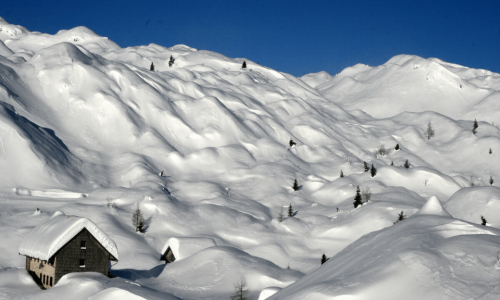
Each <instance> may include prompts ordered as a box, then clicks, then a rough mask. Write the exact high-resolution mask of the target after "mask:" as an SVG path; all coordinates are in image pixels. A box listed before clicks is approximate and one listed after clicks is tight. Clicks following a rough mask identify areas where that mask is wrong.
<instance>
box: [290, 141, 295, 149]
mask: <svg viewBox="0 0 500 300" xmlns="http://www.w3.org/2000/svg"><path fill="white" fill-rule="evenodd" d="M295 145H297V143H295V142H294V141H293V140H292V139H290V148H291V147H293V146H295Z"/></svg>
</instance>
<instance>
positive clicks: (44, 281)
mask: <svg viewBox="0 0 500 300" xmlns="http://www.w3.org/2000/svg"><path fill="white" fill-rule="evenodd" d="M42 283H43V284H45V274H43V281H42Z"/></svg>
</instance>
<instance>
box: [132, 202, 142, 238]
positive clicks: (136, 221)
mask: <svg viewBox="0 0 500 300" xmlns="http://www.w3.org/2000/svg"><path fill="white" fill-rule="evenodd" d="M132 225H134V228H135V231H136V232H137V231H139V232H144V216H143V215H142V211H141V208H140V207H139V203H137V208H136V209H135V211H134V213H133V214H132Z"/></svg>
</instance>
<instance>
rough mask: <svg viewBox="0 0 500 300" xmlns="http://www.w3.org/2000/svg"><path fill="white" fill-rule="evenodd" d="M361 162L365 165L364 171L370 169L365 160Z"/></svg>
mask: <svg viewBox="0 0 500 300" xmlns="http://www.w3.org/2000/svg"><path fill="white" fill-rule="evenodd" d="M363 164H364V165H365V172H368V170H370V168H368V164H367V163H366V161H364V162H363Z"/></svg>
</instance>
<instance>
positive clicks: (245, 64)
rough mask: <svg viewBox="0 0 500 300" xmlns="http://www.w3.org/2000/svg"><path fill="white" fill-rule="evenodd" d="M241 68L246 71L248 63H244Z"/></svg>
mask: <svg viewBox="0 0 500 300" xmlns="http://www.w3.org/2000/svg"><path fill="white" fill-rule="evenodd" d="M241 68H242V69H246V68H247V62H246V61H243V64H242V65H241Z"/></svg>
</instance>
